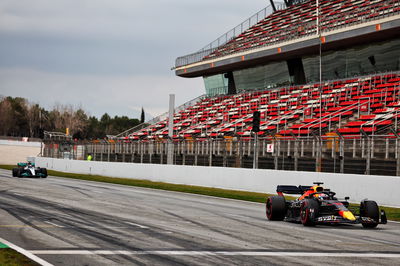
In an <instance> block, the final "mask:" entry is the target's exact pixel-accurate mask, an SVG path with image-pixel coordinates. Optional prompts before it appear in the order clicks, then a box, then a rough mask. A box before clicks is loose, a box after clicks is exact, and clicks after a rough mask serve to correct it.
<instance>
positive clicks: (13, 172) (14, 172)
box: [12, 168, 18, 177]
mask: <svg viewBox="0 0 400 266" xmlns="http://www.w3.org/2000/svg"><path fill="white" fill-rule="evenodd" d="M17 173H18V168H13V169H12V176H13V177H16V176H17Z"/></svg>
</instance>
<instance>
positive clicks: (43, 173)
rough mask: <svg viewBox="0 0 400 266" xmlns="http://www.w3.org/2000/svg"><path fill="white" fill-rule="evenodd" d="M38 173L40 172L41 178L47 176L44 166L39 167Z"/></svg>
mask: <svg viewBox="0 0 400 266" xmlns="http://www.w3.org/2000/svg"><path fill="white" fill-rule="evenodd" d="M40 173H42V177H43V178H46V177H47V169H46V168H40Z"/></svg>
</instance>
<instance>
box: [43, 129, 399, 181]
mask: <svg viewBox="0 0 400 266" xmlns="http://www.w3.org/2000/svg"><path fill="white" fill-rule="evenodd" d="M171 143H172V145H170V144H171ZM399 145H400V138H399V137H396V136H368V137H367V136H365V137H359V138H352V139H346V138H342V137H338V136H332V137H326V138H324V139H322V140H321V139H319V138H264V139H258V141H257V142H256V143H255V140H254V139H253V138H247V139H244V138H242V139H235V138H231V139H222V140H221V139H207V140H202V141H199V140H181V141H171V142H168V141H165V140H164V141H121V142H117V141H102V142H97V143H74V142H51V141H48V142H45V145H44V148H43V156H45V157H53V158H64V159H75V160H85V158H87V156H88V155H89V154H90V155H91V156H92V160H94V161H106V162H125V163H150V164H166V163H167V155H168V147H169V146H171V147H172V149H173V151H172V153H173V164H176V165H193V166H219V167H241V168H259V169H276V170H289V171H321V172H331V173H349V174H350V173H351V174H371V175H392V176H399V175H400V156H399V155H400V154H399V153H400V147H399ZM255 151H256V152H255ZM255 159H256V163H254V160H255Z"/></svg>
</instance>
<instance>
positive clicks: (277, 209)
mask: <svg viewBox="0 0 400 266" xmlns="http://www.w3.org/2000/svg"><path fill="white" fill-rule="evenodd" d="M266 214H267V218H268V220H272V221H282V220H283V218H285V214H286V200H285V198H284V197H283V196H272V197H269V198H268V199H267V203H266Z"/></svg>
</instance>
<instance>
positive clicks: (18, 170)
mask: <svg viewBox="0 0 400 266" xmlns="http://www.w3.org/2000/svg"><path fill="white" fill-rule="evenodd" d="M23 172H24V170H23V169H22V168H18V169H17V172H16V174H17V177H22V173H23Z"/></svg>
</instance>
